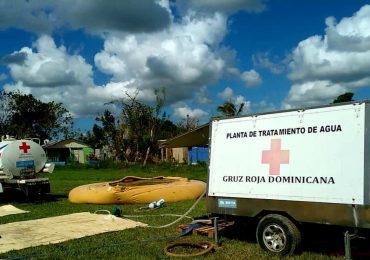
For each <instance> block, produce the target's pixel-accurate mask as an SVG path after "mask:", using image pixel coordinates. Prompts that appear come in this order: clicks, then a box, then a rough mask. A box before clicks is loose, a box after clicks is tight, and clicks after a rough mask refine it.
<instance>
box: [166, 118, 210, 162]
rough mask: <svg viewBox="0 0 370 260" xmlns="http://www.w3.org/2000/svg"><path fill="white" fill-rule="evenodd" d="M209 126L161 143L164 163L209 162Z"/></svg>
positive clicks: (206, 125)
mask: <svg viewBox="0 0 370 260" xmlns="http://www.w3.org/2000/svg"><path fill="white" fill-rule="evenodd" d="M208 138H209V124H205V125H202V126H200V127H198V128H196V129H194V130H192V131H189V132H186V133H183V134H180V135H177V136H175V137H173V138H171V139H168V140H163V141H161V142H160V147H161V156H162V161H176V162H179V163H189V164H196V163H197V162H199V161H204V162H207V161H208Z"/></svg>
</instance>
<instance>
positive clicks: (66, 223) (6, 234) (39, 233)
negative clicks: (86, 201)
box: [0, 212, 146, 253]
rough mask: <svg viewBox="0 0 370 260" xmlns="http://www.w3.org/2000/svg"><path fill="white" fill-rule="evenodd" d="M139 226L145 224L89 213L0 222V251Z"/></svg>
mask: <svg viewBox="0 0 370 260" xmlns="http://www.w3.org/2000/svg"><path fill="white" fill-rule="evenodd" d="M138 226H141V227H144V226H146V224H144V223H141V222H136V221H132V220H128V219H122V218H118V217H115V216H113V215H102V214H92V213H89V212H82V213H74V214H70V215H63V216H58V217H51V218H43V219H36V220H28V221H21V222H13V223H8V224H4V225H0V235H1V238H0V253H5V252H8V251H10V250H18V249H23V248H27V247H33V246H40V245H47V244H55V243H60V242H64V241H67V240H71V239H76V238H82V237H86V236H92V235H96V234H100V233H105V232H111V231H119V230H124V229H128V228H134V227H138Z"/></svg>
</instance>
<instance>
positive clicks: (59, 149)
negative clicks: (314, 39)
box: [43, 139, 94, 163]
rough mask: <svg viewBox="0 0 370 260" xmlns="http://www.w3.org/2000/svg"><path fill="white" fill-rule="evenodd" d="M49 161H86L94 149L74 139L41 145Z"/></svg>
mask: <svg viewBox="0 0 370 260" xmlns="http://www.w3.org/2000/svg"><path fill="white" fill-rule="evenodd" d="M43 148H44V150H45V152H46V156H47V158H48V161H49V162H64V163H70V162H79V163H87V162H88V161H89V158H88V157H89V155H92V154H94V149H93V148H91V147H89V146H88V145H87V144H85V143H83V142H81V141H79V140H76V139H65V140H61V141H54V142H49V143H46V144H44V145H43Z"/></svg>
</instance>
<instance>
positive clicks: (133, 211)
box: [0, 164, 343, 260]
mask: <svg viewBox="0 0 370 260" xmlns="http://www.w3.org/2000/svg"><path fill="white" fill-rule="evenodd" d="M130 175H134V176H142V177H154V176H181V177H188V178H191V179H198V180H203V181H206V178H207V169H206V166H187V165H171V164H162V165H158V166H153V165H149V166H146V167H142V166H128V167H124V168H121V167H115V168H109V169H108V168H107V169H87V168H84V167H79V168H69V167H65V168H57V169H56V170H55V171H54V173H53V174H49V175H48V177H49V178H50V182H51V189H52V192H51V194H50V195H48V196H46V197H45V198H43V199H39V200H36V201H25V200H24V199H23V198H22V197H15V195H14V194H11V195H9V194H8V195H6V194H2V195H1V196H0V205H4V204H12V205H14V206H16V207H18V208H20V209H23V210H28V211H30V212H29V213H26V214H18V215H11V216H5V217H1V218H0V223H1V224H4V223H9V222H16V221H23V220H31V219H38V218H44V217H51V216H59V215H64V214H70V213H75V212H84V211H88V212H94V211H96V210H100V209H106V210H109V211H111V210H112V208H113V206H112V205H79V204H71V203H69V201H68V192H69V191H70V190H71V189H72V188H74V187H76V186H79V185H82V184H87V183H94V182H102V181H112V180H117V179H120V178H123V177H125V176H130ZM193 203H194V201H182V202H177V203H169V204H168V205H167V207H164V208H160V209H156V210H152V211H140V212H138V208H139V207H140V206H142V205H120V208H121V210H122V211H123V214H125V215H137V214H146V215H149V214H150V215H152V214H158V215H160V214H166V213H172V214H183V213H184V212H185V211H186V210H187V209H188V208H190V207H191V206H192V204H193ZM190 215H191V216H192V217H194V218H201V217H203V218H204V217H207V213H206V206H205V199H202V200H201V202H200V203H199V204H198V205H197V207H196V208H195V209H194V210H193V211H192V212H191V213H190ZM138 220H139V221H141V222H144V223H147V224H149V225H164V224H167V223H169V222H171V221H173V220H175V219H174V218H172V217H163V216H158V217H144V218H140V219H138ZM181 223H187V221H186V220H183V221H182V222H180V223H177V224H175V225H174V226H171V227H169V228H165V229H151V228H135V229H128V230H124V231H119V232H111V233H105V234H100V235H95V236H91V237H85V238H82V239H76V240H71V241H67V242H64V243H59V244H54V245H48V246H38V247H34V248H27V249H23V250H18V251H11V252H8V253H5V254H1V255H0V258H1V259H3V258H5V259H6V258H9V259H28V258H30V257H32V259H168V257H166V255H165V254H164V248H165V246H166V245H168V244H169V243H171V242H185V241H186V242H200V241H212V240H211V239H209V238H207V237H203V236H194V235H191V236H187V237H183V238H179V239H174V236H176V234H177V230H176V229H177V226H178V225H179V224H181ZM254 228H255V227H250V226H248V225H246V226H244V227H239V226H238V227H237V228H235V229H234V231H232V232H229V233H228V234H226V235H225V236H223V237H222V238H221V240H220V242H221V247H219V248H217V249H216V251H215V252H213V253H210V254H208V255H207V256H206V257H199V259H233V260H235V259H273V258H271V257H270V256H268V255H267V254H266V253H265V252H263V251H262V250H261V249H260V248H259V247H258V245H257V244H256V242H255V239H254V235H253V234H254ZM0 235H1V234H0ZM0 239H1V238H0ZM0 242H1V241H0ZM315 251H319V252H321V250H316V249H314V250H304V251H303V252H302V253H300V254H298V255H296V256H294V257H290V258H287V259H315V260H316V259H342V258H343V257H337V258H336V257H333V256H330V254H331V253H332V252H330V251H325V250H324V251H322V252H321V253H315Z"/></svg>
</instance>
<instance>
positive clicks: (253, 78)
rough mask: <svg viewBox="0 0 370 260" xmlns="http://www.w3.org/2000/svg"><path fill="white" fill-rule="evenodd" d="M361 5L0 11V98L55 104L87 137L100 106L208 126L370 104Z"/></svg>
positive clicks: (77, 0)
mask: <svg viewBox="0 0 370 260" xmlns="http://www.w3.org/2000/svg"><path fill="white" fill-rule="evenodd" d="M367 4H368V1H360V0H338V1H332V0H322V1H312V0H311V1H305V0H301V1H293V0H271V1H263V0H189V1H185V0H180V1H166V0H159V1H149V0H148V1H146V0H145V1H144V0H143V1H136V0H127V1H103V0H96V1H85V0H74V1H71V0H60V1H42V0H29V1H23V0H22V1H21V0H14V1H7V0H0V17H1V19H0V89H4V90H6V91H15V90H21V91H23V92H25V93H31V94H33V95H34V96H35V97H37V98H39V99H41V100H43V101H56V102H62V103H63V104H64V105H65V107H66V108H67V109H68V110H69V111H70V112H71V113H72V114H73V116H74V117H75V120H76V125H77V127H79V128H81V129H82V130H86V129H89V128H91V126H92V124H93V123H94V119H95V117H96V115H97V114H99V113H102V112H103V111H104V110H105V109H109V110H111V111H112V112H114V113H116V114H119V108H117V107H115V106H113V105H110V106H107V105H104V104H105V103H107V102H109V101H112V100H119V99H125V98H126V97H127V96H126V93H130V94H131V95H135V94H136V93H137V95H138V96H137V97H138V99H140V100H142V101H143V102H147V103H152V102H153V101H154V100H155V96H154V89H156V88H165V90H166V107H165V110H166V112H167V113H168V114H170V119H171V120H173V121H175V122H176V121H179V120H182V119H185V118H186V117H187V115H189V116H190V117H192V118H196V119H198V120H199V122H201V123H205V122H207V121H208V120H209V118H210V117H211V116H215V115H217V110H216V109H217V106H218V105H220V104H222V103H223V102H224V101H232V102H235V103H237V104H240V103H245V111H244V113H253V112H261V111H271V110H278V109H286V108H299V107H306V106H312V105H321V104H327V103H330V102H331V101H332V100H333V99H334V98H335V97H336V96H338V95H340V94H343V93H345V92H347V91H351V92H354V93H355V99H357V100H362V99H368V98H369V97H370V92H369V90H370V88H369V87H370V4H369V5H367Z"/></svg>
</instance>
